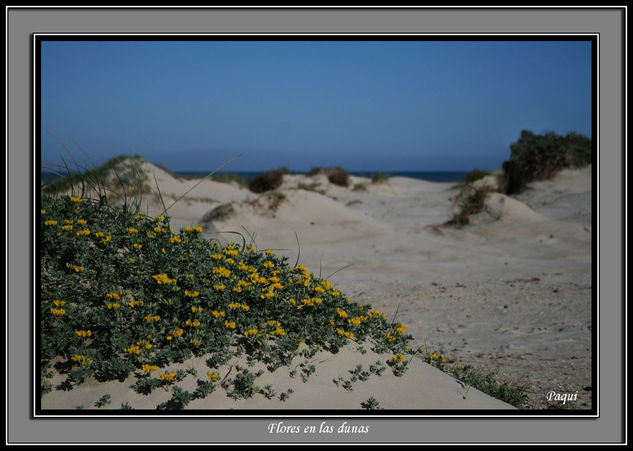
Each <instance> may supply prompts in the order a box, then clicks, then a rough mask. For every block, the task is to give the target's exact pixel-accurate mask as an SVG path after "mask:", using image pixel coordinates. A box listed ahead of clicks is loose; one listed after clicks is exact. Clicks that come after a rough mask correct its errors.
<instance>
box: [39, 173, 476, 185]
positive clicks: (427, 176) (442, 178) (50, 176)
mask: <svg viewBox="0 0 633 451" xmlns="http://www.w3.org/2000/svg"><path fill="white" fill-rule="evenodd" d="M174 172H175V173H176V174H178V175H183V176H192V175H196V174H201V173H202V174H208V173H209V172H211V171H209V172H206V173H205V172H198V171H174ZM263 172H265V171H260V172H254V171H249V172H220V173H218V175H222V174H234V175H238V176H240V177H243V178H244V179H245V180H246V181H247V182H248V181H249V180H252V179H253V178H255V177H257V176H258V175H260V174H262V173H263ZM378 172H380V173H383V174H386V175H389V176H399V177H410V178H414V179H420V180H427V181H429V182H447V183H450V182H457V181H459V180H461V179H462V177H464V175H465V174H466V171H350V174H352V175H355V176H358V177H368V178H371V176H372V175H373V174H376V173H378ZM41 174H42V181H43V182H44V183H47V184H48V183H51V182H52V181H54V180H55V179H57V178H58V177H59V176H58V175H57V174H54V173H52V172H47V171H42V173H41Z"/></svg>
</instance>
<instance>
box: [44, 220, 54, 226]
mask: <svg viewBox="0 0 633 451" xmlns="http://www.w3.org/2000/svg"><path fill="white" fill-rule="evenodd" d="M55 224H57V221H55V220H54V219H49V220H48V221H44V225H47V226H51V225H55Z"/></svg>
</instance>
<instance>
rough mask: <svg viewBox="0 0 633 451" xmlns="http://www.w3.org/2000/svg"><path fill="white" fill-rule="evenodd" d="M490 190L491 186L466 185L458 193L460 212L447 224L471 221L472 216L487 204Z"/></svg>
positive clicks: (462, 223) (460, 224)
mask: <svg viewBox="0 0 633 451" xmlns="http://www.w3.org/2000/svg"><path fill="white" fill-rule="evenodd" d="M489 192H490V189H489V188H486V187H483V188H473V187H472V186H466V187H464V188H463V189H462V191H461V192H460V193H459V194H458V195H457V202H458V204H459V212H458V213H456V214H454V215H453V218H452V219H451V220H449V221H448V222H447V223H446V224H448V225H456V226H458V227H461V226H464V225H466V224H469V223H470V217H471V216H472V215H475V214H477V213H479V212H480V211H482V210H483V209H484V207H485V206H486V198H487V197H488V193H489Z"/></svg>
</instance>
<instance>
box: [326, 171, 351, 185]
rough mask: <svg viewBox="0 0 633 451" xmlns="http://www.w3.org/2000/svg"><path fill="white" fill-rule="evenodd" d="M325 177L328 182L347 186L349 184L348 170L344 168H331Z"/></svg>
mask: <svg viewBox="0 0 633 451" xmlns="http://www.w3.org/2000/svg"><path fill="white" fill-rule="evenodd" d="M327 179H328V180H329V181H330V183H333V184H334V185H339V186H348V185H349V182H350V180H349V172H347V171H346V170H345V169H341V168H331V171H330V173H329V174H328V176H327Z"/></svg>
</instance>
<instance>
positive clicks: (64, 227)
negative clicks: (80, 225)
mask: <svg viewBox="0 0 633 451" xmlns="http://www.w3.org/2000/svg"><path fill="white" fill-rule="evenodd" d="M72 229H73V226H71V225H63V226H62V230H72Z"/></svg>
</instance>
